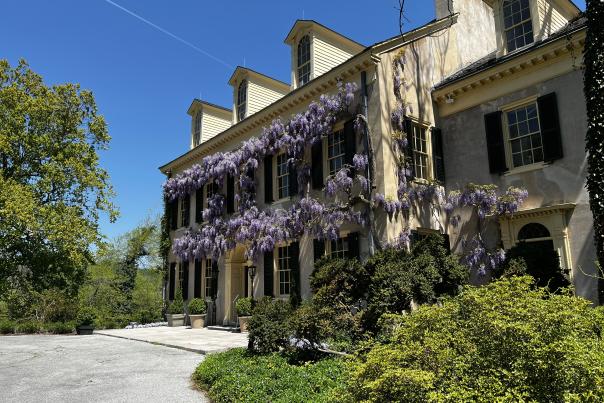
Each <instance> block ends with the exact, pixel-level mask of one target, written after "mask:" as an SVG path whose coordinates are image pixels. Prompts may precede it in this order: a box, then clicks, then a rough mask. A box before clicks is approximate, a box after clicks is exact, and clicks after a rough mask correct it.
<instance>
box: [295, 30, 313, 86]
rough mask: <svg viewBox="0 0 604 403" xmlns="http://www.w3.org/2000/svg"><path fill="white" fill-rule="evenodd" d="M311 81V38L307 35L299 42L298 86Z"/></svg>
mask: <svg viewBox="0 0 604 403" xmlns="http://www.w3.org/2000/svg"><path fill="white" fill-rule="evenodd" d="M309 81H310V39H309V37H308V35H305V36H304V37H302V39H300V42H298V86H299V87H301V86H303V85H304V84H306V83H307V82H309Z"/></svg>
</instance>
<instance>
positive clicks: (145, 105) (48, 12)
mask: <svg viewBox="0 0 604 403" xmlns="http://www.w3.org/2000/svg"><path fill="white" fill-rule="evenodd" d="M110 3H111V2H110V1H108V0H86V1H82V0H53V1H44V0H35V1H22V0H5V1H3V5H2V14H3V18H2V23H1V24H0V38H2V40H0V58H6V59H8V60H9V61H10V63H11V64H13V65H15V64H16V63H17V61H18V59H19V58H25V59H26V60H27V61H28V62H29V63H30V65H31V68H32V69H33V70H34V71H36V72H37V73H39V74H41V75H42V76H43V77H44V79H45V81H46V83H47V84H53V83H62V82H77V83H80V84H81V85H82V87H83V88H86V89H90V90H92V91H93V93H94V95H95V98H96V101H97V104H98V107H99V111H100V113H101V114H103V115H104V116H105V118H106V120H107V123H108V125H109V132H110V134H111V136H112V142H111V146H110V149H109V150H108V151H105V152H103V153H102V154H101V161H102V165H103V167H105V168H106V169H107V170H108V171H109V173H110V175H111V180H112V183H113V185H114V187H115V190H116V192H117V196H116V199H115V202H116V204H117V205H118V207H119V209H120V212H121V216H120V218H119V219H118V221H117V222H116V223H114V224H110V223H109V222H108V221H107V220H106V219H103V220H102V222H101V230H102V232H103V233H104V234H105V235H107V236H108V237H109V238H112V237H114V236H116V235H119V234H121V233H123V232H125V231H128V230H130V229H131V228H133V227H134V226H135V225H137V224H138V223H140V222H141V221H143V220H144V219H145V218H146V217H148V216H150V215H155V214H159V212H160V211H161V184H162V182H163V180H164V178H163V176H162V175H161V174H160V172H159V170H158V169H157V168H158V167H159V166H160V165H162V164H164V163H166V162H168V161H169V160H171V159H173V158H174V157H176V156H178V155H180V154H182V153H183V152H185V151H186V150H187V149H188V145H189V129H190V121H189V118H188V115H187V114H186V111H187V108H188V107H189V105H190V103H191V100H192V99H193V98H196V97H200V96H201V97H202V98H203V99H205V100H207V101H210V102H213V103H217V104H219V105H225V106H229V105H230V103H231V99H232V92H231V88H230V87H229V85H228V84H227V81H228V79H229V77H230V75H231V74H232V72H233V69H234V67H235V66H237V65H243V64H244V61H245V65H246V66H247V67H250V68H252V69H255V70H257V71H260V72H262V73H265V74H267V75H269V76H272V77H275V78H277V79H280V80H282V81H285V82H289V68H290V56H289V48H288V47H287V46H286V45H285V44H284V43H283V39H284V38H285V36H286V35H287V33H288V31H289V29H290V28H291V26H292V25H293V23H294V22H295V20H296V19H298V18H303V17H304V18H307V19H314V20H316V21H319V22H321V23H322V24H324V25H326V26H328V27H330V28H332V29H334V30H336V31H338V32H340V33H342V34H344V35H346V36H349V37H350V38H352V39H354V40H356V41H358V42H361V43H362V44H365V45H370V44H372V43H374V42H377V41H380V40H383V39H386V38H389V37H391V36H394V35H396V34H397V33H398V13H397V10H396V5H397V4H398V1H396V0H381V1H358V0H348V1H344V0H329V1H327V0H306V1H304V2H289V1H268V0H259V1H244V0H232V1H201V0H197V1H195V0H180V1H172V2H167V1H159V0H146V1H140V0H139V1H135V0H114V4H110ZM406 3H407V4H406V15H407V18H408V19H409V21H407V22H406V28H413V27H416V26H418V25H421V24H424V23H426V22H428V21H430V20H431V19H433V18H434V8H433V2H432V1H430V0H407V1H406ZM576 3H577V5H578V6H579V7H580V8H581V9H584V8H585V2H584V1H582V0H581V1H577V2H576ZM115 4H117V5H119V6H122V7H124V8H126V9H127V10H129V11H131V12H133V13H135V14H137V15H139V16H140V17H142V18H145V19H147V20H148V21H150V22H152V23H154V24H156V25H157V26H159V27H161V28H162V29H164V30H166V31H168V32H169V33H171V34H172V35H175V36H177V37H179V38H182V39H184V40H185V41H187V42H188V43H189V44H190V45H192V46H189V45H187V44H184V43H182V42H180V41H179V40H177V39H175V38H174V37H171V36H170V35H168V34H166V33H165V32H161V31H160V30H159V29H157V28H154V27H152V26H150V25H148V24H145V23H144V22H142V21H140V20H139V19H137V18H135V17H134V16H132V15H131V14H128V13H127V12H125V11H124V10H121V9H119V8H118V7H117V6H116V5H115ZM9 16H10V17H9ZM194 47H195V48H197V49H195V48H194ZM203 52H206V53H208V54H210V55H212V56H213V57H214V58H216V59H219V60H221V62H217V61H216V60H215V59H213V58H211V57H208V56H207V55H206V54H204V53H203ZM225 64H226V65H229V66H232V67H227V66H226V65H225Z"/></svg>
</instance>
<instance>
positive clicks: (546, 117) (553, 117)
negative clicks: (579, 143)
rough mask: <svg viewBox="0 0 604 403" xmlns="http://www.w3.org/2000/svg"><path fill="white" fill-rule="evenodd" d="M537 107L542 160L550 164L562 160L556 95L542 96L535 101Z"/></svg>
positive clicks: (553, 93)
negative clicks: (541, 140) (541, 141)
mask: <svg viewBox="0 0 604 403" xmlns="http://www.w3.org/2000/svg"><path fill="white" fill-rule="evenodd" d="M537 104H538V105H539V123H540V125H541V137H542V139H543V160H544V161H545V162H551V161H554V160H558V159H560V158H562V156H563V152H562V133H561V132H560V119H559V115H558V102H557V99H556V93H555V92H552V93H551V94H547V95H544V96H542V97H540V98H539V99H537Z"/></svg>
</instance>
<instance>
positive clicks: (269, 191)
mask: <svg viewBox="0 0 604 403" xmlns="http://www.w3.org/2000/svg"><path fill="white" fill-rule="evenodd" d="M264 202H265V203H266V204H270V203H272V202H273V156H272V155H267V156H266V157H264Z"/></svg>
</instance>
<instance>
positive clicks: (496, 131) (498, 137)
mask: <svg viewBox="0 0 604 403" xmlns="http://www.w3.org/2000/svg"><path fill="white" fill-rule="evenodd" d="M501 125H502V122H501V111H497V112H493V113H489V114H486V115H484V127H485V130H486V134H487V152H488V155H489V172H491V173H492V174H500V173H502V172H505V171H507V170H508V167H507V163H506V161H505V143H504V140H503V128H502V127H501Z"/></svg>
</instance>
